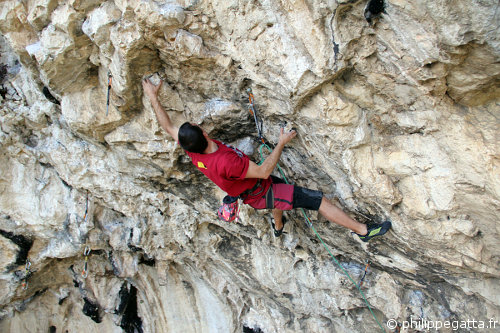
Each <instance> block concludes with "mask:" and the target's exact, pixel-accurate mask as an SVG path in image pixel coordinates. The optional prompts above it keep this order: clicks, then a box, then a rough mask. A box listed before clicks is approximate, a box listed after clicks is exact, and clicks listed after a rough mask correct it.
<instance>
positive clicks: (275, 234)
mask: <svg viewBox="0 0 500 333" xmlns="http://www.w3.org/2000/svg"><path fill="white" fill-rule="evenodd" d="M281 220H282V221H283V227H281V229H280V230H276V227H275V225H274V222H271V225H272V227H273V231H274V237H279V236H281V234H282V233H283V229H285V224H286V218H285V217H284V216H283V217H282V218H281Z"/></svg>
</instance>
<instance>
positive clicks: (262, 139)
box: [247, 88, 385, 333]
mask: <svg viewBox="0 0 500 333" xmlns="http://www.w3.org/2000/svg"><path fill="white" fill-rule="evenodd" d="M247 93H248V100H249V102H250V107H249V110H250V113H251V114H252V115H253V116H254V119H255V124H256V126H257V133H258V134H259V140H260V141H261V142H262V144H261V145H260V148H259V152H260V159H261V162H260V163H262V162H263V161H264V155H263V153H262V150H263V148H266V149H267V150H268V151H269V152H270V153H271V152H272V149H271V147H269V146H268V145H267V144H266V143H265V140H264V137H263V136H262V123H263V121H262V120H258V117H257V111H256V109H255V106H254V96H253V94H252V89H251V88H248V89H247ZM259 123H260V126H259ZM276 166H277V167H278V170H279V172H280V174H281V176H282V178H283V180H284V181H285V183H287V184H289V182H288V179H287V178H286V176H285V173H284V172H283V169H281V167H280V165H279V163H278V164H277V165H276ZM300 210H301V211H302V214H303V215H304V218H305V220H306V223H307V225H308V226H309V227H310V228H311V229H312V230H313V232H314V234H315V235H316V237H317V238H318V239H319V241H320V242H321V244H322V245H323V247H324V248H325V249H326V251H327V252H328V253H329V254H330V256H331V257H332V259H333V261H334V262H335V263H336V264H337V266H338V267H339V268H340V269H341V270H342V271H343V272H344V274H345V275H346V276H347V277H348V278H349V280H350V281H351V282H352V283H353V284H354V285H355V286H356V288H357V289H358V291H359V293H360V294H361V296H362V297H363V300H364V301H365V304H366V305H367V306H368V310H370V313H371V314H372V316H373V318H374V319H375V321H376V322H377V324H378V326H379V327H380V329H381V330H382V332H384V333H385V329H384V327H383V326H382V324H380V322H379V320H378V319H377V317H376V316H375V314H374V313H373V310H372V308H371V306H370V303H368V300H367V299H366V297H365V294H364V293H363V291H362V290H361V286H360V285H358V284H357V283H356V282H355V281H354V280H353V279H352V277H351V276H350V275H349V273H348V272H347V271H346V270H345V268H344V267H343V266H342V265H341V264H340V262H339V261H338V260H337V259H336V258H335V256H334V255H333V254H332V252H331V251H330V248H329V247H328V246H327V245H326V244H325V242H324V241H323V239H322V238H321V236H320V235H319V234H318V232H317V231H316V229H315V228H314V226H313V224H312V222H311V220H310V219H309V217H308V216H307V214H306V212H305V210H304V209H303V208H301V209H300ZM366 269H367V267H366V268H365V273H366Z"/></svg>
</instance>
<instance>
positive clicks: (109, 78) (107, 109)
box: [106, 71, 113, 116]
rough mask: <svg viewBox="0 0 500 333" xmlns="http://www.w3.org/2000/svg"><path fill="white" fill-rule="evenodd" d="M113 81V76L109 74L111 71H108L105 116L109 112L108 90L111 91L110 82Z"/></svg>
mask: <svg viewBox="0 0 500 333" xmlns="http://www.w3.org/2000/svg"><path fill="white" fill-rule="evenodd" d="M112 82H113V76H112V75H111V71H108V97H107V98H106V116H108V113H109V92H110V91H111V83H112Z"/></svg>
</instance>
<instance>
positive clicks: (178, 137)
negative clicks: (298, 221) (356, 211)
mask: <svg viewBox="0 0 500 333" xmlns="http://www.w3.org/2000/svg"><path fill="white" fill-rule="evenodd" d="M162 84H163V82H160V84H158V85H157V86H155V85H154V84H153V83H152V82H151V81H149V79H145V80H143V82H142V86H143V89H144V93H145V94H146V96H148V98H149V100H150V102H151V104H152V106H153V109H154V111H155V113H156V117H157V120H158V123H159V124H160V126H161V127H162V128H163V129H164V130H165V131H166V132H167V133H168V134H170V135H171V136H172V138H173V139H174V140H175V141H176V142H178V143H179V144H180V145H181V147H182V148H183V149H184V150H185V151H186V153H187V154H188V156H189V157H191V160H192V162H193V164H194V165H195V166H196V167H197V168H198V170H200V171H201V172H202V173H203V174H205V175H206V176H207V177H208V178H209V179H210V180H212V181H213V182H214V183H215V184H216V185H217V186H219V187H220V188H221V189H222V190H223V191H225V192H226V193H228V195H230V196H232V197H238V196H239V197H241V198H242V199H243V203H245V204H248V205H250V206H252V207H253V208H255V209H272V214H273V217H274V223H273V229H274V235H275V236H276V237H279V236H281V234H282V232H283V228H284V223H286V220H285V219H284V218H283V211H284V210H291V209H293V208H304V209H309V210H318V211H319V213H320V214H321V215H323V216H324V217H325V218H326V219H328V220H329V221H330V222H334V223H336V224H338V225H341V226H344V227H346V228H348V229H350V230H352V231H353V232H354V233H356V234H357V235H358V237H359V238H360V239H361V240H362V241H364V242H367V241H368V240H370V239H371V238H373V237H375V236H381V235H383V234H385V233H386V232H387V231H388V230H389V229H390V228H391V222H389V221H386V222H384V223H381V224H376V223H371V224H368V225H366V224H363V223H359V222H357V221H355V220H353V219H351V218H350V217H349V216H348V215H347V214H345V213H344V212H343V211H342V210H341V209H339V208H338V207H337V206H335V205H334V204H332V203H331V202H330V201H329V200H328V199H326V198H325V197H324V196H323V193H322V192H320V191H315V190H310V189H306V188H303V187H299V186H294V185H289V184H285V183H284V181H283V180H281V179H280V178H277V177H274V176H271V173H272V172H273V170H274V168H275V167H276V165H277V163H278V160H279V158H280V156H281V153H282V151H283V148H284V147H285V145H286V144H287V143H288V142H290V141H291V140H292V139H293V138H294V137H295V136H296V135H297V133H296V132H295V131H290V132H286V133H285V132H284V130H283V129H281V133H280V137H279V141H278V144H277V145H276V147H275V148H274V150H273V151H272V152H271V154H270V155H269V156H268V157H267V158H266V159H265V160H264V162H263V163H262V164H261V165H257V164H256V163H254V162H252V161H250V159H249V157H248V156H247V155H245V154H243V153H242V152H241V151H239V150H238V149H236V148H233V147H231V146H227V145H225V144H223V143H222V142H220V141H217V140H213V139H211V138H209V136H208V134H207V133H206V132H205V131H203V130H202V129H201V128H200V127H199V126H197V125H195V124H191V123H189V122H186V123H184V124H182V126H180V127H176V126H174V125H173V124H172V122H171V121H170V118H169V116H168V115H167V113H166V112H165V110H164V109H163V107H162V106H161V104H160V101H159V100H158V91H159V90H160V88H161V86H162Z"/></svg>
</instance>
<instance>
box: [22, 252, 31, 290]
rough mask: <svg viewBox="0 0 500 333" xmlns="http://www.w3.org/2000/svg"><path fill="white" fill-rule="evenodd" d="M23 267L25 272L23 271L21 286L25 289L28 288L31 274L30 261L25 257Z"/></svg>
mask: <svg viewBox="0 0 500 333" xmlns="http://www.w3.org/2000/svg"><path fill="white" fill-rule="evenodd" d="M24 268H25V273H24V278H23V283H22V287H23V290H26V289H28V279H29V277H30V276H31V261H30V260H29V259H26V265H25V266H24Z"/></svg>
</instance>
